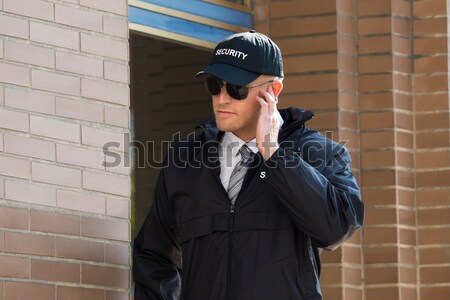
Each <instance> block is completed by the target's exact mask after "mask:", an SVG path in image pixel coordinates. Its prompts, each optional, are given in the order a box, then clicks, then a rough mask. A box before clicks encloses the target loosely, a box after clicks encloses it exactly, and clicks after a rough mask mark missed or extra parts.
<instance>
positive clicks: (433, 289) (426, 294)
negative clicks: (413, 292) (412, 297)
mask: <svg viewBox="0 0 450 300" xmlns="http://www.w3.org/2000/svg"><path fill="white" fill-rule="evenodd" d="M419 292H420V299H421V300H436V299H439V298H441V297H442V296H443V295H450V286H421V287H420V291H419Z"/></svg>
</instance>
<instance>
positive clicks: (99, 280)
mask: <svg viewBox="0 0 450 300" xmlns="http://www.w3.org/2000/svg"><path fill="white" fill-rule="evenodd" d="M128 276H129V271H128V269H116V268H111V267H101V266H92V265H86V264H83V265H82V280H81V281H82V283H83V284H92V285H101V286H108V287H119V288H125V289H128V288H129V279H128Z"/></svg>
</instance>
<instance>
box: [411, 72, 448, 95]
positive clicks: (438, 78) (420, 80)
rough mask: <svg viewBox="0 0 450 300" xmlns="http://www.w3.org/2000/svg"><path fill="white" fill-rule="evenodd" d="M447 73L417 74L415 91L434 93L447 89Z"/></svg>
mask: <svg viewBox="0 0 450 300" xmlns="http://www.w3.org/2000/svg"><path fill="white" fill-rule="evenodd" d="M447 80H448V78H447V75H435V76H415V79H414V91H415V92H416V93H432V92H438V91H447V89H448V82H447Z"/></svg>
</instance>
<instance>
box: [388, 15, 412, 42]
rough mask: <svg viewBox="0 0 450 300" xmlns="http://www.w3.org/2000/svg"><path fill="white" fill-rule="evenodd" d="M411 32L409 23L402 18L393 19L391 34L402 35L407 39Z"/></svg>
mask: <svg viewBox="0 0 450 300" xmlns="http://www.w3.org/2000/svg"><path fill="white" fill-rule="evenodd" d="M410 32H411V21H410V20H406V19H404V18H395V17H394V18H393V20H392V33H395V34H400V35H403V36H404V37H405V38H406V37H407V38H408V39H409V35H410Z"/></svg>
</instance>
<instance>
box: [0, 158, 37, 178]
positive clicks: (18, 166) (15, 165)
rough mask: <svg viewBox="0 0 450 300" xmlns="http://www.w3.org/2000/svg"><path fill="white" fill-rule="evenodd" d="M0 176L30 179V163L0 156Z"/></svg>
mask: <svg viewBox="0 0 450 300" xmlns="http://www.w3.org/2000/svg"><path fill="white" fill-rule="evenodd" d="M0 175H5V176H11V177H18V178H25V179H30V161H29V160H24V159H18V158H13V157H8V156H0Z"/></svg>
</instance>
